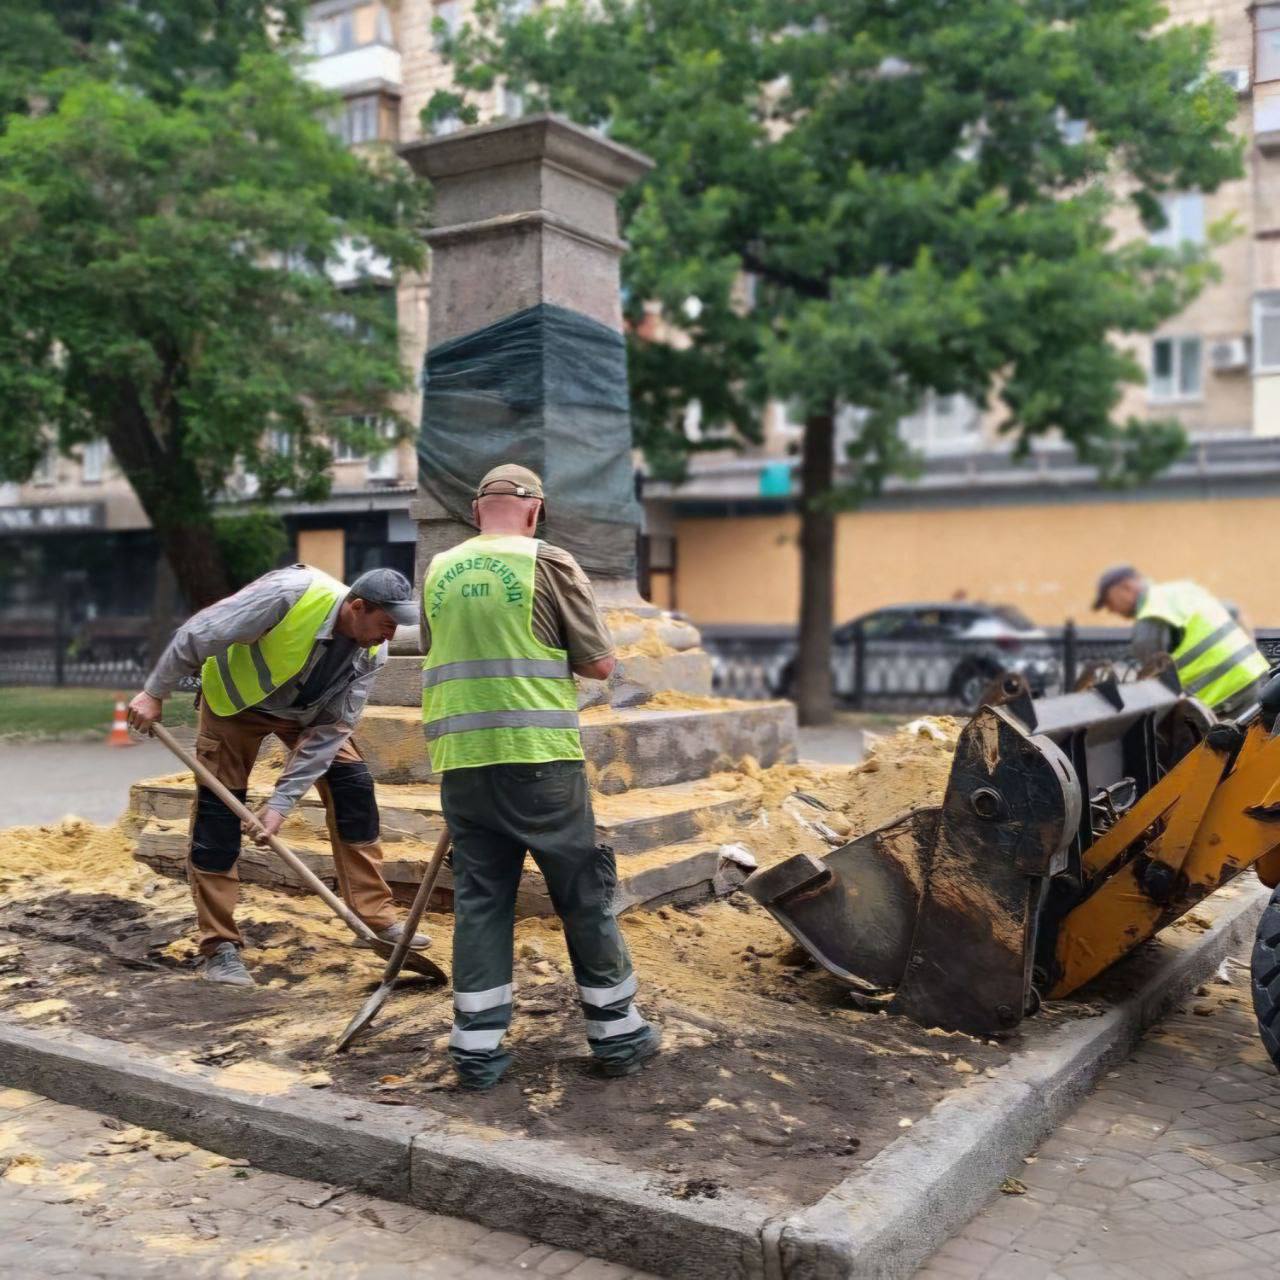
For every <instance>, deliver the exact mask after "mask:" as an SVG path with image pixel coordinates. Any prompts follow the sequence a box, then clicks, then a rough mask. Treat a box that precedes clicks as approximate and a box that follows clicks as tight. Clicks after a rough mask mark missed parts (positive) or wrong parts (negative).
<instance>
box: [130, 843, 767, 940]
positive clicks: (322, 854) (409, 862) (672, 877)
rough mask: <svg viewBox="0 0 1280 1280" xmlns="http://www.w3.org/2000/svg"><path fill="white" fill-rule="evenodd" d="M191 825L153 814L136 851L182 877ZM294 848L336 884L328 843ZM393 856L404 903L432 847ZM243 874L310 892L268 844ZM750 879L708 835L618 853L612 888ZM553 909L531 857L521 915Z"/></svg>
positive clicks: (394, 848)
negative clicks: (722, 856) (627, 853)
mask: <svg viewBox="0 0 1280 1280" xmlns="http://www.w3.org/2000/svg"><path fill="white" fill-rule="evenodd" d="M188 832H189V826H188V824H187V822H185V821H179V820H166V819H162V818H152V819H151V820H149V821H148V822H147V823H146V824H145V825H144V826H143V828H142V830H141V832H140V833H139V835H138V844H137V848H136V850H135V852H134V857H136V858H137V859H138V861H139V862H145V863H146V864H147V865H148V866H149V867H154V868H155V869H156V870H157V871H159V872H161V873H162V874H164V875H171V876H175V877H177V878H179V879H181V878H183V877H185V876H186V865H187V846H188V841H189V835H188ZM290 848H291V849H292V850H293V851H294V853H296V854H297V855H298V857H299V858H301V859H302V861H303V862H304V863H305V864H306V866H307V867H308V869H309V870H311V871H312V872H314V873H315V874H316V875H318V876H319V877H320V879H321V880H323V881H324V882H325V883H326V884H328V885H329V886H331V887H336V884H337V877H336V874H335V872H334V867H333V858H332V855H331V854H330V852H329V848H328V845H327V844H325V843H321V842H319V841H317V840H315V839H314V838H313V839H305V840H300V839H297V838H294V839H292V840H291V841H290ZM387 848H388V851H389V855H390V856H388V857H387V858H386V860H385V861H384V862H383V864H382V873H383V875H384V876H385V877H386V881H387V883H388V884H389V885H390V886H391V891H392V893H393V895H394V896H395V898H396V900H397V901H399V902H404V903H408V902H411V901H412V900H413V895H414V892H415V891H416V889H417V886H418V885H419V884H421V883H422V876H423V873H424V871H425V870H426V866H427V863H428V862H429V861H430V859H431V846H430V845H425V844H419V843H417V842H416V841H400V842H398V843H396V844H392V845H389V846H387ZM236 867H237V869H238V871H239V873H240V879H241V880H243V881H246V882H247V883H250V884H264V885H267V886H269V887H271V888H275V889H283V890H286V891H290V892H308V890H307V888H306V886H305V885H304V884H303V883H302V881H301V879H300V878H299V877H298V876H296V875H295V874H294V873H293V872H292V871H291V870H290V869H289V868H288V867H287V866H286V865H285V864H284V863H283V862H282V861H281V860H280V859H279V858H277V857H276V856H275V855H274V854H273V853H272V852H271V851H270V850H267V849H259V848H258V847H257V846H256V845H253V844H250V843H249V842H247V841H246V842H245V846H244V848H243V850H242V851H241V854H240V859H239V861H238V862H237V864H236ZM744 879H746V873H745V871H744V870H743V869H742V868H741V867H739V866H738V865H737V864H736V863H733V862H726V863H725V864H724V865H723V866H722V865H721V862H720V855H719V849H718V847H717V846H714V845H712V846H708V845H707V844H706V842H705V841H702V842H698V841H690V842H689V843H687V844H673V845H665V846H663V847H661V848H658V849H651V850H649V851H647V852H646V853H643V854H633V855H631V856H630V857H629V858H627V857H624V858H620V859H619V860H618V885H617V889H616V890H615V893H614V910H615V911H616V912H617V913H618V914H619V915H622V914H624V913H626V912H628V911H636V910H639V909H642V908H647V907H656V906H661V905H663V904H664V903H677V904H679V905H688V904H690V903H694V902H704V901H706V900H707V899H709V898H713V897H722V896H724V895H725V894H727V893H731V892H732V891H733V890H734V889H736V888H738V886H739V885H740V884H741V883H742V881H743V880H744ZM452 894H453V875H452V873H451V872H450V870H449V868H448V866H444V867H441V868H440V876H439V879H438V881H437V884H436V889H435V891H434V893H433V894H432V905H433V908H434V909H437V910H445V911H447V910H449V909H450V908H451V906H452V902H453V897H452ZM554 914H555V911H554V908H553V907H552V905H551V897H550V895H549V894H548V892H547V888H546V884H545V882H544V881H543V879H542V874H541V873H540V872H539V871H538V869H537V867H536V866H535V865H534V863H533V860H532V859H529V860H528V862H527V864H526V867H525V873H524V877H523V878H522V880H521V882H520V890H519V893H518V894H517V897H516V915H517V916H518V917H519V918H521V919H523V918H525V917H526V916H550V915H554Z"/></svg>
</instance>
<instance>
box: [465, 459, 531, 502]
mask: <svg viewBox="0 0 1280 1280" xmlns="http://www.w3.org/2000/svg"><path fill="white" fill-rule="evenodd" d="M494 494H502V495H504V496H506V497H510V498H541V497H542V481H541V479H540V478H539V477H538V474H537V473H536V472H534V471H530V470H529V468H528V467H522V466H519V465H518V464H517V463H514V462H504V463H503V464H502V465H501V466H499V467H494V468H493V469H492V470H491V471H487V472H486V473H485V477H484V479H483V480H481V481H480V483H479V485H477V486H476V497H477V498H487V497H490V496H491V495H494Z"/></svg>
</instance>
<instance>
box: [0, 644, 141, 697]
mask: <svg viewBox="0 0 1280 1280" xmlns="http://www.w3.org/2000/svg"><path fill="white" fill-rule="evenodd" d="M146 674H147V673H146V671H145V670H144V669H143V667H142V665H141V664H140V663H139V662H137V661H136V660H135V659H133V658H96V659H92V660H77V659H76V658H75V657H72V656H69V655H68V654H66V653H65V652H63V651H61V650H58V651H54V650H49V649H16V650H14V649H10V650H8V651H6V652H0V685H16V684H41V685H58V686H64V685H65V686H79V687H82V688H91V689H120V690H125V689H140V688H141V687H142V681H143V679H144V677H145V676H146Z"/></svg>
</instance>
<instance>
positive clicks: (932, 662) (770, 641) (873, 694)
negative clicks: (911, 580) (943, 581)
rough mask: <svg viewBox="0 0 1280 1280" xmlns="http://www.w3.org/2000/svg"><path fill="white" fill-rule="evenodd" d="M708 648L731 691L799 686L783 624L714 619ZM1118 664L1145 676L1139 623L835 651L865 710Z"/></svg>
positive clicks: (938, 706) (849, 688) (849, 691)
mask: <svg viewBox="0 0 1280 1280" xmlns="http://www.w3.org/2000/svg"><path fill="white" fill-rule="evenodd" d="M1257 640H1258V645H1259V648H1261V650H1262V652H1263V653H1264V654H1265V655H1266V657H1267V658H1268V660H1269V661H1271V662H1272V663H1273V664H1275V663H1277V662H1280V630H1276V629H1268V630H1263V631H1259V632H1258V636H1257ZM702 643H703V647H704V648H705V649H706V650H707V652H708V653H709V654H710V655H711V666H712V684H713V688H714V690H715V692H716V693H718V694H720V695H722V696H723V697H729V698H745V699H760V698H778V697H788V696H790V695H791V693H792V691H793V690H792V679H793V672H794V664H795V658H796V649H797V641H796V633H795V630H794V629H793V628H783V627H706V628H704V629H703V632H702ZM1103 668H1110V669H1113V670H1115V671H1116V672H1117V674H1118V675H1119V676H1120V677H1121V678H1122V679H1124V678H1129V677H1131V676H1134V675H1136V673H1137V664H1136V663H1135V662H1134V660H1133V659H1132V657H1131V655H1130V653H1129V631H1128V629H1127V628H1126V629H1123V630H1110V629H1108V630H1102V629H1089V630H1084V629H1081V628H1077V627H1076V626H1075V625H1074V624H1073V623H1070V622H1069V623H1067V624H1066V625H1065V626H1063V627H1060V628H1053V629H1046V636H1045V639H1043V640H1032V641H1019V642H1016V643H1013V644H1009V645H1007V647H1006V646H1002V645H1001V644H999V643H998V642H993V641H990V640H978V641H975V640H967V639H966V640H958V639H954V640H953V639H944V640H936V641H929V642H910V641H908V642H893V641H887V640H885V641H877V640H874V639H872V640H868V639H867V638H866V637H864V636H862V635H860V634H857V633H855V635H854V636H853V638H852V640H851V641H850V642H849V643H845V644H837V645H835V646H834V650H833V654H832V678H833V683H834V686H835V692H836V697H837V698H838V699H839V701H840V702H842V703H843V704H845V705H846V706H849V707H852V708H853V709H855V710H883V711H906V712H916V711H966V710H971V709H972V708H973V707H974V706H975V705H976V704H977V702H978V700H979V699H980V697H981V694H982V692H983V691H984V690H985V689H986V688H987V687H988V686H989V685H990V683H991V682H992V681H993V680H995V679H996V678H998V677H999V676H1000V675H1002V674H1003V673H1005V672H1009V671H1012V672H1017V673H1019V674H1022V675H1023V676H1025V677H1026V679H1027V682H1028V684H1029V685H1030V686H1031V690H1032V692H1033V693H1034V694H1036V695H1037V696H1039V695H1043V694H1055V693H1061V692H1063V691H1065V690H1070V689H1073V688H1075V687H1076V685H1077V684H1078V682H1079V681H1080V680H1081V679H1083V678H1084V677H1085V676H1086V675H1088V674H1089V673H1090V672H1091V671H1092V670H1097V669H1103Z"/></svg>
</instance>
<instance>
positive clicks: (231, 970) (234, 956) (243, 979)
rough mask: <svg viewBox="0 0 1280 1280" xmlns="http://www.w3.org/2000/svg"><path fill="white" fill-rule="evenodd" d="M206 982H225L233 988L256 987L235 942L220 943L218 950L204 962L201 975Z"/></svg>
mask: <svg viewBox="0 0 1280 1280" xmlns="http://www.w3.org/2000/svg"><path fill="white" fill-rule="evenodd" d="M200 976H201V977H202V978H204V980H205V981H206V982H225V983H227V985H228V986H232V987H256V986H257V985H258V984H257V983H256V982H254V980H253V975H252V974H251V973H250V972H249V970H248V969H246V968H245V967H244V961H243V960H241V959H240V950H239V948H238V947H237V946H236V944H235V943H234V942H220V943H218V947H217V950H216V951H214V953H213V954H212V955H211V956H210V957H209V958H208V959H207V960H206V961H205V962H204V971H203V972H202V973H201V975H200Z"/></svg>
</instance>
